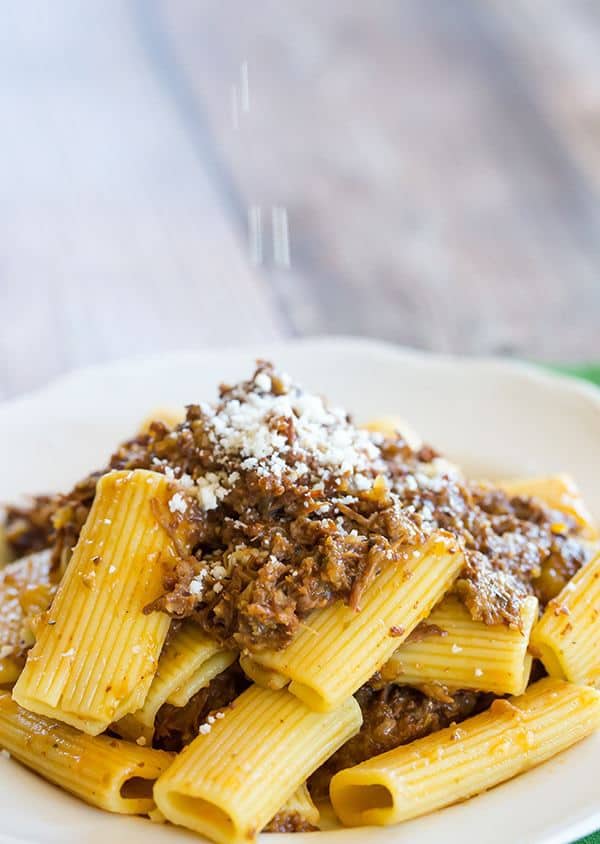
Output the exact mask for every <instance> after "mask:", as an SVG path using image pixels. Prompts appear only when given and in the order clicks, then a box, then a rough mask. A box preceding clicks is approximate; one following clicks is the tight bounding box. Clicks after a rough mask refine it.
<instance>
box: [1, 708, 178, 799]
mask: <svg viewBox="0 0 600 844" xmlns="http://www.w3.org/2000/svg"><path fill="white" fill-rule="evenodd" d="M0 747H2V748H4V749H5V750H7V751H8V752H9V753H10V754H11V756H14V757H15V759H18V760H19V762H22V763H23V764H24V765H26V766H27V767H28V768H32V769H33V770H34V771H36V772H37V773H38V774H41V775H42V776H43V777H45V778H46V779H47V780H49V781H50V782H53V783H55V784H56V785H58V786H60V787H61V788H64V789H65V791H69V792H70V793H71V794H74V795H75V796H77V797H80V798H81V799H82V800H85V802H86V803H91V805H92V806H98V807H99V808H100V809H106V810H107V811H108V812H117V813H119V814H123V815H145V814H148V812H151V811H152V810H153V809H154V808H155V803H154V798H153V796H152V790H153V787H154V782H155V781H156V779H157V778H158V777H159V776H160V775H161V774H162V773H163V772H164V771H165V770H166V769H167V768H168V766H169V765H170V764H171V761H172V759H173V756H172V754H170V753H165V752H163V751H160V750H152V749H150V748H145V747H138V746H137V745H136V744H130V743H129V742H125V741H120V740H119V739H116V738H111V737H110V736H88V735H86V734H85V733H81V732H79V731H78V730H75V729H74V728H73V727H69V726H67V725H65V724H61V723H60V722H58V721H52V720H50V719H49V718H44V717H43V716H41V715H36V714H34V713H32V712H28V711H27V710H26V709H22V708H21V707H20V706H18V705H17V704H16V703H15V702H14V701H13V700H11V697H10V695H9V694H8V693H6V692H5V693H2V694H0Z"/></svg>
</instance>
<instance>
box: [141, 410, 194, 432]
mask: <svg viewBox="0 0 600 844" xmlns="http://www.w3.org/2000/svg"><path fill="white" fill-rule="evenodd" d="M184 419H185V410H184V409H183V408H180V407H170V406H166V405H164V406H160V407H155V408H154V410H152V411H151V412H150V413H149V414H148V416H146V417H145V418H144V420H143V421H142V424H141V425H140V434H147V433H148V431H149V430H150V426H151V425H152V423H153V422H162V423H163V424H164V425H166V426H167V428H174V427H175V426H176V425H179V423H180V422H183V420H184Z"/></svg>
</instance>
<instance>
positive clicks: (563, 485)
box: [497, 475, 598, 539]
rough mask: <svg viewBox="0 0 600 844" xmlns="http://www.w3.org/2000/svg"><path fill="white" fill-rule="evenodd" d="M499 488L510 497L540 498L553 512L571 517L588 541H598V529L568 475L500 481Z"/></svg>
mask: <svg viewBox="0 0 600 844" xmlns="http://www.w3.org/2000/svg"><path fill="white" fill-rule="evenodd" d="M497 486H499V487H500V489H503V490H504V491H505V492H507V493H508V494H509V495H521V496H531V497H533V498H539V499H540V501H543V502H544V504H547V505H548V507H551V508H552V509H553V510H560V511H561V512H563V513H566V514H567V515H568V516H571V518H573V519H574V520H575V522H576V523H577V524H578V525H579V527H580V528H581V530H582V534H583V535H584V536H585V537H586V538H587V539H597V538H598V529H597V528H596V526H595V525H594V522H593V519H592V516H591V515H590V513H589V512H588V509H587V507H586V506H585V504H584V502H583V498H582V497H581V493H580V492H579V490H578V489H577V486H576V485H575V482H574V481H573V479H572V478H570V477H569V476H568V475H549V476H547V477H541V478H517V479H515V480H508V481H498V482H497Z"/></svg>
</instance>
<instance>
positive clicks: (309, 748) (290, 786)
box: [154, 686, 362, 844]
mask: <svg viewBox="0 0 600 844" xmlns="http://www.w3.org/2000/svg"><path fill="white" fill-rule="evenodd" d="M219 714H220V715H222V716H223V717H220V718H217V717H213V723H212V725H211V724H207V725H206V730H204V731H203V730H202V728H201V734H200V735H199V736H198V737H197V738H196V739H194V741H193V742H192V743H191V744H189V745H188V746H187V747H186V748H184V750H183V751H182V752H181V753H180V754H179V756H178V757H177V759H176V760H175V762H174V763H173V765H172V767H171V768H170V769H169V770H168V771H167V772H166V773H165V775H164V776H162V777H161V778H160V779H159V780H158V782H157V783H156V786H155V789H154V796H155V799H156V803H157V805H158V808H159V809H160V810H161V812H162V813H163V814H164V815H165V817H166V818H167V819H168V820H170V821H172V823H175V824H179V825H180V826H185V827H188V828H189V829H193V830H195V831H196V832H199V833H201V834H202V835H206V836H207V837H208V838H210V839H212V840H213V841H217V842H219V844H237V842H248V841H249V840H254V838H255V836H256V835H257V834H258V832H260V830H261V829H262V828H263V827H264V826H265V824H267V823H268V821H269V820H270V819H271V818H272V817H273V815H275V814H276V812H277V811H278V810H279V809H280V808H281V806H282V805H283V804H284V803H285V802H286V800H288V798H290V797H291V795H292V794H293V793H294V792H295V791H296V789H297V788H298V787H299V786H300V785H301V784H302V783H303V782H304V781H305V780H306V778H307V777H308V776H309V775H310V774H311V773H312V772H313V771H314V770H316V768H318V767H319V765H321V764H322V762H324V761H325V759H327V758H328V757H329V756H331V755H332V753H334V752H335V751H336V750H337V748H339V747H340V746H341V745H342V744H344V742H345V741H347V740H348V739H349V738H350V737H351V736H353V735H354V734H355V733H356V732H358V730H359V729H360V725H361V722H362V716H361V712H360V707H359V706H358V704H357V702H356V700H355V699H354V698H352V697H351V698H349V699H348V700H346V701H345V702H344V703H343V704H342V705H341V706H339V707H338V708H337V709H335V710H333V711H331V712H328V713H318V712H313V711H312V710H311V709H309V708H308V707H307V706H306V705H305V704H304V703H302V701H300V700H298V699H297V698H295V697H294V696H293V695H290V694H289V692H287V691H285V690H282V691H270V690H267V689H261V688H259V687H258V686H251V687H250V688H249V689H247V690H246V691H245V692H244V693H243V694H242V695H240V697H239V698H237V699H236V700H235V701H234V702H233V704H231V706H230V707H228V708H227V709H226V710H225V711H224V712H223V713H219Z"/></svg>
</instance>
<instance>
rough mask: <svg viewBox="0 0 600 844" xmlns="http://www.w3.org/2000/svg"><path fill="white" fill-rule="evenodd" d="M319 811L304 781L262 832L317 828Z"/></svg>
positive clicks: (302, 830) (306, 830)
mask: <svg viewBox="0 0 600 844" xmlns="http://www.w3.org/2000/svg"><path fill="white" fill-rule="evenodd" d="M320 818H321V813H320V812H319V809H318V808H317V807H316V806H315V804H314V802H313V799H312V797H311V796H310V792H309V790H308V786H307V784H306V783H302V785H301V786H300V787H299V788H297V789H296V791H294V793H293V794H292V796H291V797H290V798H289V800H286V802H285V803H284V804H283V806H282V807H281V808H280V809H279V810H278V811H277V812H276V814H275V815H274V816H273V817H272V818H271V820H270V821H269V823H268V824H267V826H266V827H265V828H264V830H263V831H264V832H311V831H314V830H316V829H318V828H319V821H320Z"/></svg>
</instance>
